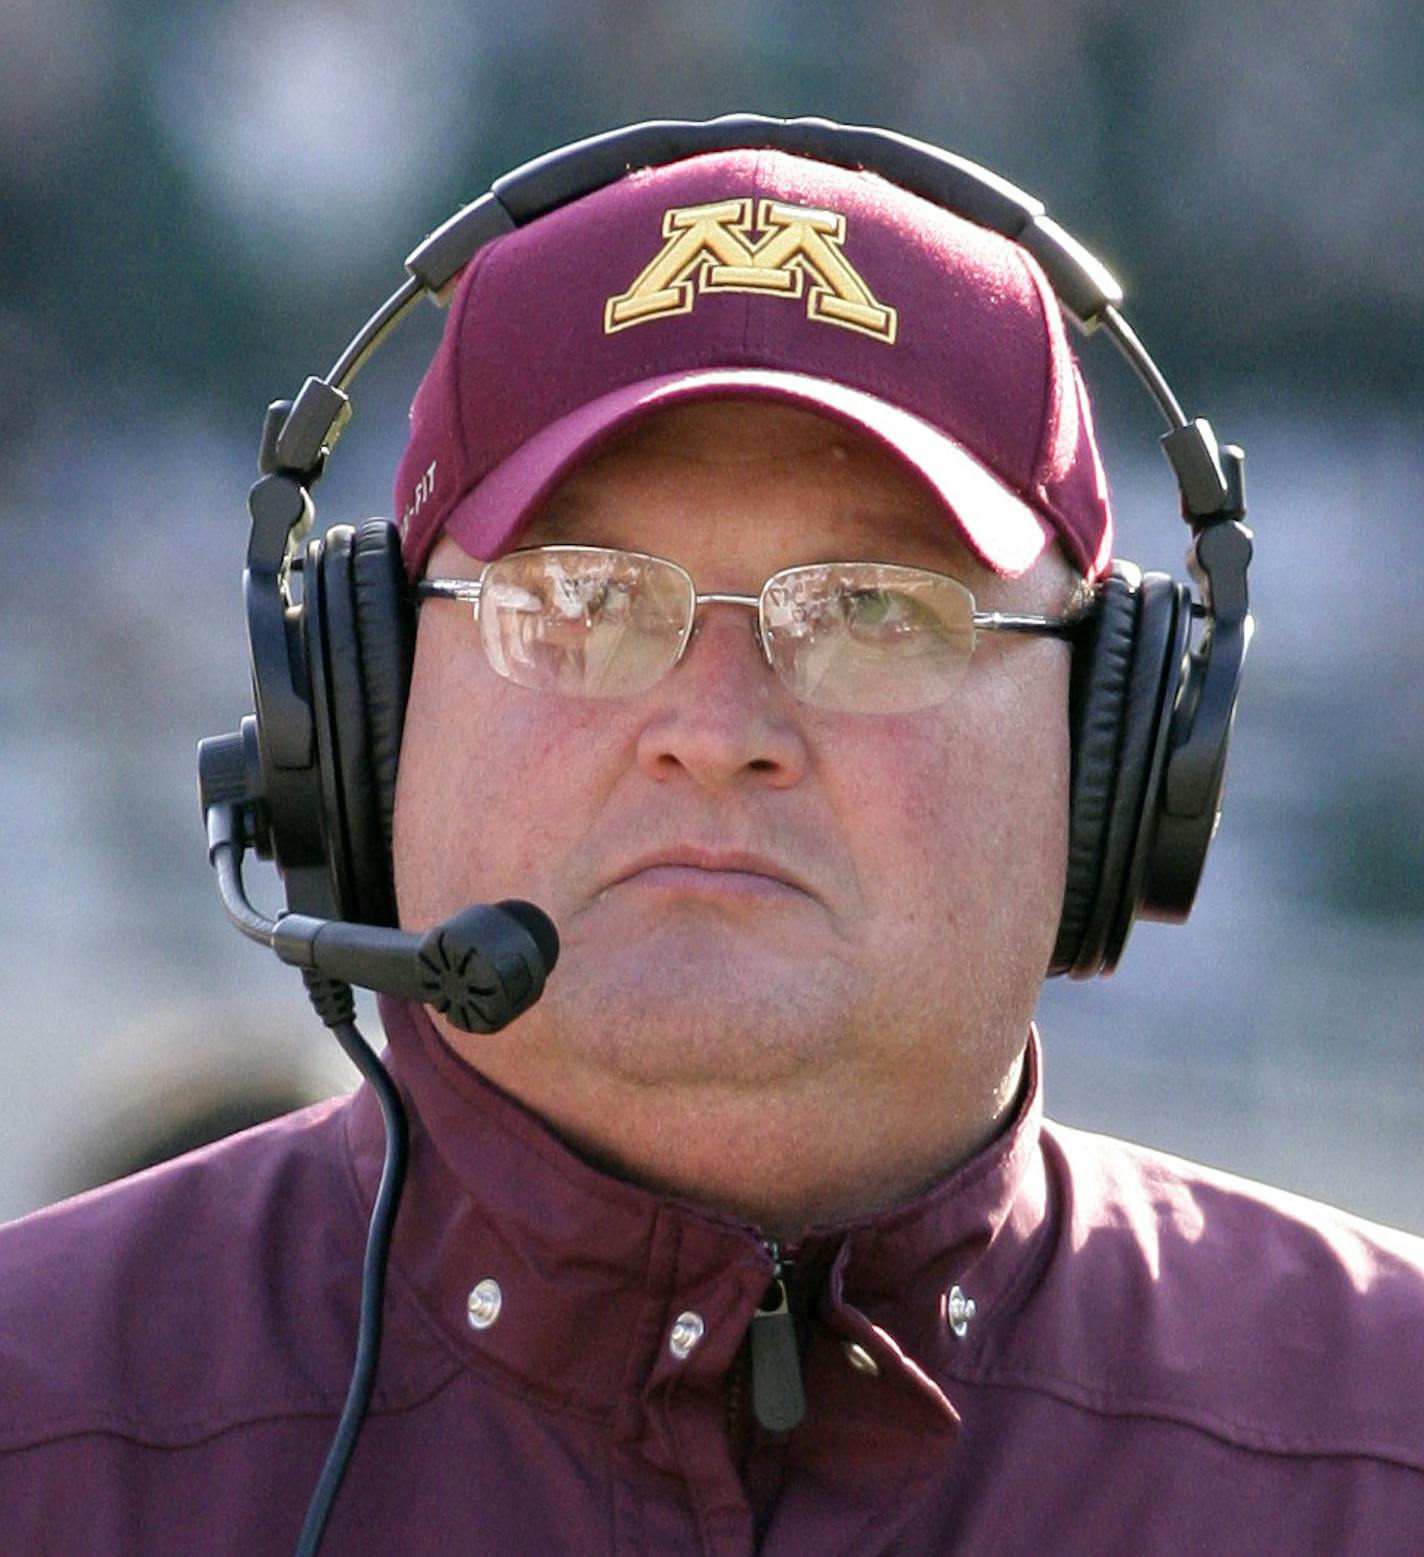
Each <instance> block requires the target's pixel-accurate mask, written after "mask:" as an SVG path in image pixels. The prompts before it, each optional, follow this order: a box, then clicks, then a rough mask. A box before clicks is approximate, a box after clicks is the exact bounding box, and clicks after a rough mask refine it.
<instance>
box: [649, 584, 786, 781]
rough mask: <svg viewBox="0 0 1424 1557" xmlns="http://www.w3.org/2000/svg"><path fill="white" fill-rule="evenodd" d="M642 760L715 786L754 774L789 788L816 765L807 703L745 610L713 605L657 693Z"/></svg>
mask: <svg viewBox="0 0 1424 1557" xmlns="http://www.w3.org/2000/svg"><path fill="white" fill-rule="evenodd" d="M649 705H650V706H649V713H648V717H647V720H646V722H645V724H644V725H643V728H642V730H641V731H640V733H639V736H638V748H637V752H638V765H639V767H640V768H642V770H643V772H645V773H646V774H647V775H648V776H649V777H650V778H655V779H659V780H667V779H671V778H674V777H676V776H677V775H678V774H686V775H687V776H688V777H690V778H692V779H693V780H694V781H695V782H696V783H698V784H701V785H703V786H704V787H705V788H708V789H715V788H721V787H723V786H726V785H728V784H733V783H736V782H739V781H742V780H746V779H752V780H755V781H757V782H760V783H764V784H769V785H771V786H772V787H774V788H788V787H789V786H791V785H792V784H795V783H797V782H798V781H799V780H800V779H801V778H802V777H803V776H804V774H805V772H806V769H807V766H808V764H809V753H808V751H807V748H806V741H805V735H804V732H803V730H802V726H801V716H800V712H799V705H798V704H797V703H796V702H795V701H794V699H793V698H792V697H791V694H790V693H789V692H787V691H786V690H785V688H784V687H783V686H782V685H781V683H780V682H779V681H778V680H777V677H776V674H775V672H774V671H773V670H772V669H771V667H770V666H769V665H768V664H767V662H766V657H765V656H764V655H763V654H762V651H761V647H760V645H759V644H758V643H757V640H756V632H755V628H754V625H753V620H752V618H750V616H749V614H748V613H747V611H746V610H745V609H741V608H738V607H735V606H727V605H707V606H704V607H703V608H702V610H701V611H700V612H699V615H698V622H697V627H696V631H695V633H694V635H693V638H692V641H691V643H689V644H688V646H687V650H686V652H685V653H684V655H683V657H682V659H681V660H680V661H679V662H678V664H676V665H675V666H674V667H673V668H672V670H671V671H669V672H668V674H667V675H666V676H665V677H664V678H663V680H662V681H661V682H659V684H658V685H657V687H656V688H655V689H654V690H653V691H652V693H650V694H649Z"/></svg>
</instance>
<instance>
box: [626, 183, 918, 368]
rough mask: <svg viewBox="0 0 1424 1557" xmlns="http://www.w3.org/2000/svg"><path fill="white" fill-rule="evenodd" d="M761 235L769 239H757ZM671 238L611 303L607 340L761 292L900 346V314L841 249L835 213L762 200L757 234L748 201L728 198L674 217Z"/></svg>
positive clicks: (666, 228)
mask: <svg viewBox="0 0 1424 1557" xmlns="http://www.w3.org/2000/svg"><path fill="white" fill-rule="evenodd" d="M753 231H756V232H759V233H760V234H761V235H762V236H761V237H760V238H758V239H757V240H755V241H753V239H752V237H751V234H752V232H753ZM663 237H664V238H665V239H666V240H667V241H666V243H664V244H663V246H662V248H661V249H660V250H659V251H658V252H657V254H655V255H654V256H653V259H652V261H651V262H650V263H649V265H648V267H647V268H646V269H645V270H644V271H643V273H642V275H640V276H639V277H638V279H637V280H636V281H635V282H634V283H633V285H632V286H630V287H629V288H628V290H627V291H626V292H620V293H619V294H618V295H617V296H615V297H610V298H609V299H608V301H607V303H606V304H605V305H604V309H603V329H604V332H605V333H606V334H608V335H612V334H613V332H614V331H615V330H626V329H628V328H629V327H630V326H632V325H635V324H644V323H646V322H647V321H648V320H649V319H665V318H668V317H670V316H671V315H673V314H687V313H691V312H692V305H693V303H694V302H695V300H696V294H697V293H702V292H757V293H761V294H763V295H769V296H771V297H787V298H800V297H801V296H802V295H803V294H804V295H805V298H806V316H807V318H809V319H820V320H822V321H823V322H824V323H826V324H838V325H840V326H842V328H844V329H847V330H861V331H863V332H864V333H865V334H866V335H873V336H875V337H876V339H877V340H882V341H885V342H887V343H889V342H893V341H894V339H895V324H896V317H895V310H894V309H893V308H886V307H885V306H884V305H883V304H882V303H880V302H878V301H877V300H876V298H875V297H874V295H873V294H872V292H871V290H870V288H869V287H868V286H866V284H865V283H864V282H863V281H862V280H861V279H860V277H859V276H858V275H857V274H856V271H855V267H854V266H853V265H852V264H851V263H850V261H849V260H848V259H846V257H845V255H844V254H843V253H842V252H841V244H842V243H843V242H844V241H845V217H844V216H842V215H841V214H840V213H839V212H837V211H818V210H814V209H812V208H811V207H809V206H800V205H787V204H785V203H784V202H783V201H780V200H762V201H760V202H759V203H758V205H757V211H756V223H755V227H754V226H753V223H752V202H751V200H750V199H746V200H721V201H716V202H714V203H713V204H711V205H690V206H683V207H681V208H680V209H674V210H671V211H668V212H666V213H665V214H664V216H663ZM808 277H809V278H810V286H809V287H808V286H807V284H806V281H807V278H808Z"/></svg>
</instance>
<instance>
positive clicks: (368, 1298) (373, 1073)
mask: <svg viewBox="0 0 1424 1557" xmlns="http://www.w3.org/2000/svg"><path fill="white" fill-rule="evenodd" d="M317 985H321V986H323V987H322V988H317V987H315V986H317ZM307 991H308V993H309V994H310V995H311V997H312V1003H313V1004H314V1005H315V1006H316V1008H317V1011H318V1012H319V1013H320V1014H321V1018H322V1020H323V1021H324V1022H325V1023H326V1024H327V1026H328V1027H330V1028H331V1030H332V1032H333V1033H335V1035H336V1040H337V1042H338V1043H339V1044H340V1045H341V1047H342V1048H343V1049H344V1050H345V1051H346V1054H347V1056H348V1058H349V1059H350V1060H351V1062H352V1064H354V1065H355V1066H356V1068H357V1070H359V1071H360V1072H361V1075H362V1076H363V1077H364V1078H365V1080H366V1081H367V1082H368V1083H369V1085H370V1087H371V1090H372V1091H373V1092H374V1093H375V1094H376V1099H377V1101H378V1102H379V1103H380V1105H381V1118H382V1119H383V1120H384V1122H385V1127H386V1152H385V1160H384V1161H383V1163H382V1165H381V1182H380V1186H379V1188H378V1189H377V1191H376V1203H375V1206H374V1207H373V1208H372V1211H371V1223H370V1227H369V1229H368V1230H367V1234H366V1258H365V1262H364V1264H363V1266H362V1272H361V1319H360V1324H359V1326H358V1328H357V1333H356V1360H355V1362H354V1364H353V1365H352V1368H351V1383H350V1385H349V1386H348V1388H347V1391H346V1404H345V1405H344V1406H343V1407H342V1409H341V1419H340V1420H339V1421H338V1422H337V1424H336V1434H335V1436H334V1437H333V1438H332V1440H331V1447H330V1449H328V1450H327V1454H326V1463H325V1464H324V1465H323V1466H322V1468H321V1475H320V1476H319V1477H318V1478H317V1483H316V1487H315V1489H314V1490H313V1492H312V1497H311V1502H310V1504H309V1505H308V1507H307V1516H306V1519H305V1520H304V1521H303V1522H302V1533H301V1536H300V1537H299V1538H298V1541H297V1557H315V1554H316V1550H317V1548H318V1547H319V1546H320V1545H321V1537H322V1532H323V1530H325V1528H326V1520H327V1516H328V1514H330V1512H331V1505H332V1502H333V1500H334V1499H335V1497H336V1494H337V1492H338V1490H339V1489H340V1487H341V1480H342V1477H343V1476H344V1475H345V1474H346V1467H347V1465H348V1464H349V1463H350V1460H351V1454H352V1451H353V1450H354V1449H355V1447H356V1439H357V1437H358V1436H359V1434H360V1432H361V1425H362V1423H363V1422H364V1421H365V1418H366V1408H367V1406H368V1405H369V1404H370V1400H371V1391H372V1389H373V1387H374V1386H375V1382H376V1362H377V1359H378V1358H379V1356H380V1351H381V1315H382V1308H383V1305H384V1302H385V1292H386V1261H387V1259H388V1258H389V1255H390V1247H391V1235H392V1233H393V1232H394V1230H395V1222H396V1212H397V1210H398V1209H399V1207H400V1197H401V1190H402V1188H403V1187H404V1185H405V1170H406V1157H407V1149H408V1143H409V1130H408V1127H407V1124H406V1117H405V1109H404V1107H403V1106H402V1104H401V1100H400V1094H399V1093H398V1092H397V1091H396V1087H395V1083H394V1082H393V1081H392V1080H391V1078H390V1076H389V1074H388V1073H387V1071H386V1068H385V1066H384V1065H382V1064H381V1062H380V1060H378V1059H377V1058H376V1055H375V1052H374V1051H373V1050H372V1048H371V1046H370V1045H369V1044H368V1043H367V1042H366V1040H365V1039H364V1038H363V1037H362V1036H361V1034H360V1033H359V1032H358V1031H357V1028H356V1024H355V1023H354V1022H353V1021H352V1020H350V1016H351V1015H352V1014H354V1007H353V1005H352V1000H351V990H350V987H349V986H348V985H345V984H338V983H336V981H335V980H333V979H326V978H322V977H320V975H316V976H313V977H310V978H308V981H307ZM343 1006H344V1008H345V1010H346V1012H347V1013H348V1014H347V1015H346V1016H345V1018H344V1019H343V1018H342V1015H341V1010H342V1007H343Z"/></svg>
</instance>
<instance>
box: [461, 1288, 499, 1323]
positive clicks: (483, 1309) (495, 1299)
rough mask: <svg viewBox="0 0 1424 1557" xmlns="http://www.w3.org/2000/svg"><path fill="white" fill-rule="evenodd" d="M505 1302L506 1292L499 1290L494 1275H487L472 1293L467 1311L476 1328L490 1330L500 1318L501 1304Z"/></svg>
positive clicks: (467, 1304) (466, 1307) (466, 1306)
mask: <svg viewBox="0 0 1424 1557" xmlns="http://www.w3.org/2000/svg"><path fill="white" fill-rule="evenodd" d="M503 1302H504V1294H503V1293H502V1292H501V1291H500V1290H499V1283H498V1282H497V1281H496V1280H495V1279H494V1277H493V1276H486V1277H485V1279H484V1280H483V1281H482V1282H480V1283H479V1284H478V1285H477V1286H476V1287H475V1289H474V1291H473V1292H471V1293H470V1297H469V1301H468V1302H467V1303H466V1304H465V1312H466V1313H467V1314H468V1316H469V1320H470V1323H471V1324H472V1325H473V1326H474V1328H475V1329H476V1330H488V1329H489V1327H490V1326H491V1325H492V1324H493V1323H494V1322H495V1320H496V1319H498V1318H499V1310H500V1305H501V1304H502V1303H503Z"/></svg>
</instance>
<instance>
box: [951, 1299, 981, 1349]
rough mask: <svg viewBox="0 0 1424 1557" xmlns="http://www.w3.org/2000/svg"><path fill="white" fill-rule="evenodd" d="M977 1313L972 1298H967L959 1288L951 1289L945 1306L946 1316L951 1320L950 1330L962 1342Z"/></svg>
mask: <svg viewBox="0 0 1424 1557" xmlns="http://www.w3.org/2000/svg"><path fill="white" fill-rule="evenodd" d="M977 1312H978V1309H976V1308H975V1306H974V1299H973V1298H972V1297H965V1295H964V1293H963V1292H962V1291H960V1289H959V1288H958V1287H951V1288H950V1289H949V1301H948V1302H947V1303H946V1304H945V1308H944V1316H945V1318H946V1319H948V1320H949V1328H950V1329H951V1330H953V1331H954V1333H955V1334H956V1335H957V1336H959V1338H960V1339H961V1340H962V1339H963V1338H964V1335H965V1333H966V1332H967V1331H968V1329H969V1322H970V1320H971V1319H973V1318H974V1315H975V1314H976V1313H977Z"/></svg>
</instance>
